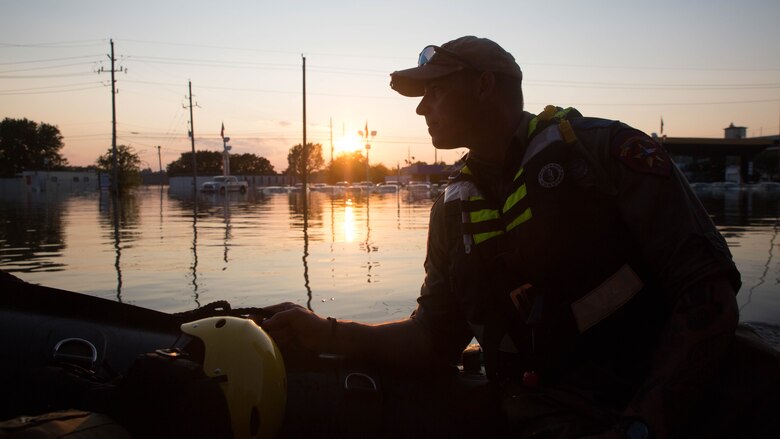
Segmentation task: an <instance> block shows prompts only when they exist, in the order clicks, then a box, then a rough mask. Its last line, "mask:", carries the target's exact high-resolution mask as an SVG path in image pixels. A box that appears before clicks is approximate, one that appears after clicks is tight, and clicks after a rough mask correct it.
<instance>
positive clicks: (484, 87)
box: [478, 72, 496, 102]
mask: <svg viewBox="0 0 780 439" xmlns="http://www.w3.org/2000/svg"><path fill="white" fill-rule="evenodd" d="M495 90H496V75H495V74H493V72H482V73H480V75H479V91H478V93H479V94H478V96H479V100H480V101H483V102H484V101H486V100H487V99H488V98H490V96H492V95H493V93H494V92H495Z"/></svg>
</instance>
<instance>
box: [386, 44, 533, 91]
mask: <svg viewBox="0 0 780 439" xmlns="http://www.w3.org/2000/svg"><path fill="white" fill-rule="evenodd" d="M469 69H470V70H475V71H478V72H493V73H500V74H504V75H508V76H510V77H513V78H517V79H520V80H522V79H523V72H522V71H521V70H520V66H518V65H517V62H515V58H514V57H513V56H512V54H510V53H509V52H507V51H506V50H504V49H503V48H502V47H501V46H499V45H498V44H497V43H495V42H494V41H492V40H489V39H487V38H477V37H475V36H471V35H469V36H465V37H460V38H458V39H455V40H452V41H448V42H446V43H444V44H442V45H441V47H440V46H426V47H425V48H424V49H423V50H422V52H420V57H419V59H418V62H417V67H413V68H411V69H406V70H399V71H395V72H393V73H391V74H390V87H391V88H392V89H393V90H395V91H397V92H398V93H400V94H402V95H404V96H409V97H415V96H422V95H424V94H425V83H426V82H427V81H430V80H431V79H436V78H441V77H443V76H447V75H449V74H452V73H455V72H457V71H460V70H469Z"/></svg>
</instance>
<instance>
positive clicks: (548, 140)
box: [444, 105, 577, 253]
mask: <svg viewBox="0 0 780 439" xmlns="http://www.w3.org/2000/svg"><path fill="white" fill-rule="evenodd" d="M571 110H572V108H566V109H559V108H557V107H554V106H552V105H548V106H547V107H545V109H544V111H543V112H542V113H541V114H540V115H539V116H537V117H535V118H533V119H532V120H531V122H530V123H529V128H528V136H529V137H531V135H532V134H534V131H536V128H537V125H538V123H539V122H544V121H549V120H552V119H557V121H558V123H557V124H555V125H550V126H547V127H546V128H544V129H543V130H542V131H541V132H539V133H538V134H536V135H535V136H533V137H532V138H531V141H530V142H529V143H528V145H527V147H526V150H525V153H524V155H523V160H522V163H521V165H520V169H518V170H517V172H516V173H515V176H514V178H513V179H512V186H513V189H514V190H513V191H512V193H511V194H510V195H509V196H508V197H507V198H506V200H504V205H503V207H502V208H501V211H499V210H497V209H493V208H492V206H490V205H489V203H488V202H487V200H486V199H485V198H484V197H483V196H482V194H481V193H480V192H479V190H478V189H477V187H476V186H475V185H474V183H472V182H471V181H468V180H461V181H456V182H455V183H452V184H450V185H449V186H447V189H446V190H445V196H444V202H445V203H446V202H449V201H454V200H456V199H457V200H460V201H461V209H462V218H461V220H462V223H463V244H464V246H465V249H466V253H470V252H471V245H472V244H480V243H482V242H485V241H487V240H489V239H491V238H495V237H496V236H501V235H503V234H504V233H506V232H509V231H511V230H513V229H515V228H516V227H518V226H520V225H521V224H523V223H525V222H527V221H529V220H531V218H533V212H532V210H531V207H530V206H528V205H527V203H524V202H523V201H524V200H525V199H526V196H527V195H528V190H527V188H526V185H525V181H524V178H525V175H524V173H525V171H524V169H525V168H524V166H525V164H526V163H528V162H529V161H530V160H531V159H532V158H533V157H534V156H536V155H537V154H539V153H540V152H541V151H543V150H544V149H545V148H547V147H548V146H550V145H552V144H553V143H556V142H560V141H563V142H566V143H573V142H575V141H576V140H577V139H576V136H575V135H574V131H573V130H572V128H571V124H570V123H569V122H568V121H567V120H566V119H565V118H566V116H567V115H568V113H569V112H570V111H571ZM460 173H461V174H462V175H465V176H472V175H474V174H473V173H472V172H471V170H470V169H469V167H468V166H464V167H463V169H461V171H460Z"/></svg>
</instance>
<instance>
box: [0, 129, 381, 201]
mask: <svg viewBox="0 0 780 439" xmlns="http://www.w3.org/2000/svg"><path fill="white" fill-rule="evenodd" d="M63 146H64V143H63V137H62V134H61V133H60V130H59V128H57V127H56V126H54V125H50V124H47V123H43V122H41V123H36V122H34V121H31V120H28V119H26V118H24V119H12V118H5V119H3V120H2V121H1V122H0V177H14V176H17V175H19V174H20V173H21V172H23V171H33V170H49V171H61V170H74V169H83V168H74V167H71V166H69V164H68V160H67V159H66V158H65V157H64V156H63V155H62V148H63ZM307 149H308V151H307V153H308V160H304V158H303V156H304V150H303V146H302V145H301V144H298V145H294V146H293V147H291V148H290V151H289V153H288V154H287V165H288V166H287V169H286V170H284V171H282V174H286V175H291V176H294V177H296V178H298V179H300V178H302V176H303V173H304V171H307V172H308V173H309V175H310V181H312V182H313V181H318V182H325V183H331V184H332V183H336V182H338V181H350V182H355V181H365V180H370V181H373V182H375V183H377V182H381V181H384V177H385V176H387V175H391V174H393V171H392V170H390V169H388V168H387V167H386V166H384V165H382V164H375V165H373V166H370V167H369V169H368V172H367V171H366V158H365V157H364V156H363V154H362V152H361V151H356V152H352V153H345V154H342V155H340V156H338V157H336V158H334V159H333V161H332V162H331V163H327V164H326V163H325V160H324V159H323V157H322V145H321V144H319V143H308V144H307ZM195 159H196V160H195V161H196V164H197V165H196V166H197V173H198V175H219V174H221V173H222V169H223V156H222V152H220V151H204V150H201V151H196V152H195ZM117 162H118V173H119V182H120V183H121V184H120V186H121V187H123V188H127V187H133V186H135V185H138V184H140V182H141V178H140V166H141V159H140V157H139V155H138V153H137V152H136V151H135V150H134V149H133V147H132V146H129V145H117ZM112 164H113V159H112V148H111V147H110V146H109V147H108V150H107V151H106V153H105V154H103V155H101V156H99V157H97V158H96V159H95V163H94V165H92V166H88V167H87V169H94V170H96V171H99V172H106V173H109V174H110V173H111V170H112ZM230 171H231V174H233V175H239V176H240V175H275V174H277V172H276V170H275V169H274V166H273V165H272V164H271V162H270V161H268V159H267V158H265V157H261V156H258V155H255V154H251V153H244V154H231V155H230ZM166 172H167V174H168V176H171V177H175V176H189V175H192V152H185V153H182V154H181V156H180V157H179V158H178V159H176V160H175V161H173V162H171V163H169V164H168V165H167V166H166Z"/></svg>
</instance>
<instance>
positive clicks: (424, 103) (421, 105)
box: [416, 96, 428, 116]
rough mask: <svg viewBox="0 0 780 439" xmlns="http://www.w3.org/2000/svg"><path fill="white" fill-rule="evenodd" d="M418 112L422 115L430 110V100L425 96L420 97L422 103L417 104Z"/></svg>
mask: <svg viewBox="0 0 780 439" xmlns="http://www.w3.org/2000/svg"><path fill="white" fill-rule="evenodd" d="M416 112H417V114H419V115H420V116H425V114H426V113H427V112H428V100H427V99H425V96H423V98H422V99H420V103H419V104H417V110H416Z"/></svg>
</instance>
